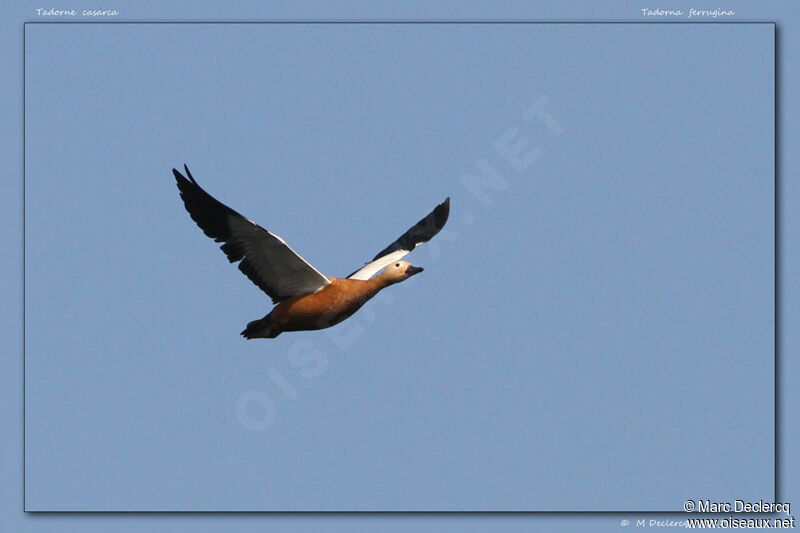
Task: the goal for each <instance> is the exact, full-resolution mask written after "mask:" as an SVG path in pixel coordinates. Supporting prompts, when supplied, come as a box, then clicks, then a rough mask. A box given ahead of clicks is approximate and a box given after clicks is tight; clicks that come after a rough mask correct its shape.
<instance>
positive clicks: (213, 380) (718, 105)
mask: <svg viewBox="0 0 800 533" xmlns="http://www.w3.org/2000/svg"><path fill="white" fill-rule="evenodd" d="M26 34H27V41H26V67H27V70H26V87H27V92H26V101H27V112H26V121H27V122H26V123H27V130H26V134H27V144H26V148H27V151H26V165H27V166H26V171H27V174H26V178H27V181H26V230H27V234H26V246H27V248H26V260H27V263H26V264H27V271H26V280H27V285H26V291H27V292H26V296H27V301H26V304H27V305H26V320H27V346H26V348H27V359H26V402H27V403H26V406H27V418H26V424H27V426H26V428H27V432H26V438H27V441H26V445H27V446H26V459H27V464H26V467H27V478H26V491H27V504H28V507H29V508H32V509H65V510H67V509H73V510H74V509H136V510H148V509H150V510H152V509H184V510H215V509H248V510H261V509H346V510H355V509H364V510H368V509H383V510H390V509H395V510H407V509H434V510H435V509H453V510H455V509H470V510H493V509H514V510H521V509H525V510H607V509H618V510H671V509H674V508H679V506H680V504H681V503H682V502H683V500H684V499H686V498H687V497H690V496H695V495H699V494H703V495H707V497H709V498H716V499H720V500H725V499H734V498H739V497H744V498H752V499H758V498H765V499H769V498H771V497H772V487H773V484H774V479H773V475H772V464H773V452H772V450H773V444H774V443H773V433H772V429H773V426H772V420H773V418H772V414H771V413H772V409H773V397H774V396H773V394H774V391H773V389H772V383H773V376H774V374H773V372H774V368H773V357H774V352H773V345H774V337H773V333H772V332H773V325H774V317H773V314H772V312H773V306H774V300H773V296H772V289H773V283H774V279H773V272H774V263H773V259H772V258H773V252H774V248H773V246H774V243H773V239H772V235H773V230H774V227H773V220H774V212H773V204H774V191H773V188H772V184H773V178H774V176H773V173H772V172H773V126H774V124H773V120H772V109H773V105H774V101H773V92H774V86H773V78H772V76H773V70H772V66H773V64H772V57H773V56H772V53H773V40H772V39H773V28H772V26H769V25H714V26H710V25H702V26H684V25H669V26H644V25H637V26H634V25H602V26H601V25H590V26H587V25H568V26H566V25H553V26H545V25H536V26H523V25H519V26H517V25H515V26H508V25H489V26H473V25H466V26H450V25H446V26H443V25H426V26H406V25H389V26H386V25H381V26H370V25H360V26H342V25H328V26H318V25H310V26H304V25H248V26H235V25H204V26H187V25H159V26H143V25H137V26H78V25H59V26H42V25H30V26H28V28H27V30H26ZM66 50H68V51H69V52H70V53H69V54H65V53H63V52H64V51H66ZM537 104H538V106H539V107H536V106H537ZM532 109H533V110H536V109H538V110H539V112H538V113H534V112H532V111H530V110H532ZM526 112H527V113H526ZM521 139H525V142H527V145H526V146H525V148H524V149H523V150H522V153H523V154H529V158H528V159H527V160H526V159H525V158H524V156H523V159H522V161H517V162H516V163H514V162H512V161H511V160H510V159H511V158H510V156H508V154H507V153H506V155H505V156H504V155H503V152H504V148H503V147H506V148H505V149H507V147H508V146H512V145H513V144H514V142H517V141H519V140H521ZM184 162H185V163H187V164H188V165H189V167H190V169H191V170H192V172H193V174H194V176H195V177H196V179H197V180H198V181H199V182H200V183H201V185H203V186H204V187H205V188H206V189H207V190H208V191H209V192H210V193H211V194H213V195H215V196H216V197H217V198H219V199H220V200H221V201H223V202H225V203H227V204H228V205H230V206H231V207H233V208H234V209H237V210H238V211H240V212H241V213H243V214H244V215H245V216H247V217H249V218H252V219H253V220H255V221H257V222H258V223H260V224H261V225H263V226H264V227H266V228H268V229H270V230H271V231H273V232H275V233H277V234H278V235H280V236H282V237H283V238H285V239H286V240H287V242H289V244H290V245H291V246H292V247H293V248H294V249H295V250H297V251H298V252H299V253H300V254H301V255H303V256H304V257H305V258H306V259H308V260H309V261H310V262H311V263H312V264H314V265H315V266H316V267H317V268H319V269H320V270H321V271H322V272H324V273H326V274H328V275H332V276H337V275H338V276H344V275H346V274H347V273H349V272H351V271H352V270H354V269H355V268H357V267H358V266H360V265H361V264H362V263H363V262H364V261H366V260H368V259H370V258H371V257H372V256H373V255H374V254H375V253H376V252H377V251H378V250H380V249H382V248H383V247H384V246H385V245H386V244H388V243H389V242H391V241H392V240H393V239H394V238H395V237H397V236H398V235H399V234H400V233H401V232H402V231H404V230H405V229H406V228H407V227H408V226H409V225H410V224H412V223H413V222H415V221H416V220H418V219H419V218H420V217H421V216H423V215H424V214H425V213H427V212H428V211H429V210H430V209H431V208H432V207H433V206H434V205H436V203H438V202H440V201H441V200H442V199H443V198H444V197H445V196H448V195H449V196H451V197H452V213H451V220H450V223H449V224H448V226H447V228H446V229H447V231H446V232H443V233H442V234H440V235H439V236H438V237H436V239H435V240H434V241H433V242H431V243H429V244H428V245H425V246H424V247H422V248H420V249H419V250H418V251H415V252H414V254H413V255H411V256H409V260H410V261H411V262H412V263H413V264H417V265H420V266H423V267H425V269H426V270H425V272H424V273H423V274H422V275H420V276H417V277H416V278H414V279H413V280H411V281H409V282H407V283H404V284H402V285H399V286H395V287H392V288H390V289H388V290H387V291H386V292H385V295H384V296H383V297H382V298H379V299H377V300H376V301H374V302H372V303H371V304H369V305H368V306H367V307H366V308H365V309H363V310H362V311H361V312H360V313H359V314H358V315H356V316H354V317H353V318H352V319H350V320H349V321H347V322H345V323H343V324H341V325H339V326H337V327H336V328H333V329H331V330H329V331H325V332H314V333H299V334H292V335H283V336H281V337H280V338H278V339H276V340H275V341H272V342H269V341H251V342H245V341H243V340H242V339H241V338H240V337H239V336H238V332H239V331H240V330H241V329H242V327H243V326H244V324H246V322H247V321H249V320H252V319H254V318H258V317H260V316H262V315H263V314H265V312H267V311H268V310H269V307H270V306H269V303H268V301H267V299H266V298H265V297H264V295H263V294H262V293H260V291H258V289H257V288H255V287H254V286H253V285H252V284H251V283H250V282H249V281H248V280H247V279H246V278H245V277H244V276H242V275H241V274H240V273H239V272H238V271H237V270H236V269H235V268H233V267H231V266H230V265H228V264H227V261H226V260H225V259H224V256H223V255H222V253H221V252H220V251H219V250H217V249H216V246H215V245H214V243H212V242H211V241H210V240H209V239H207V238H206V237H205V236H203V235H202V233H201V232H200V230H199V229H198V228H196V226H195V225H194V223H193V222H191V220H189V217H188V215H187V214H186V213H185V211H184V210H183V207H182V205H181V203H180V201H179V198H178V196H177V190H176V188H175V186H174V180H173V179H172V177H171V172H170V170H171V168H172V167H173V166H180V165H182V164H183V163H184ZM487 169H491V170H487ZM481 171H483V172H486V173H488V174H489V175H493V173H496V177H494V178H493V179H492V180H489V179H487V178H485V177H484V178H483V179H479V180H477V182H476V179H475V178H474V177H473V178H469V177H465V176H475V175H478V174H479V173H480V172H481ZM465 183H466V184H473V185H472V186H471V187H470V186H465ZM475 183H479V184H481V187H480V188H479V189H480V192H479V193H478V194H476V188H475V186H474V184H475ZM303 357H307V358H308V359H310V360H312V361H314V362H315V363H318V364H303V365H298V364H296V363H297V362H298V361H299V360H300V359H302V358H303ZM259 402H260V403H261V406H262V407H263V406H267V409H268V413H267V414H269V415H270V416H268V417H267V418H264V415H265V413H264V412H262V411H258V410H257V409H254V408H255V407H258V405H254V404H257V403H259ZM242 405H245V406H246V407H247V408H245V409H243V408H241V407H242ZM237 406H239V407H240V408H239V409H237ZM259 417H261V418H260V419H261V420H262V422H263V423H262V424H261V426H266V427H263V429H260V430H254V429H252V427H253V424H250V423H248V421H252V420H254V419H258V418H259ZM720 450H724V453H720ZM745 459H746V460H745ZM733 464H736V465H737V467H736V468H732V465H733Z"/></svg>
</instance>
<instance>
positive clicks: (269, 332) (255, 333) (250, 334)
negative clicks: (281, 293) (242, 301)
mask: <svg viewBox="0 0 800 533" xmlns="http://www.w3.org/2000/svg"><path fill="white" fill-rule="evenodd" d="M280 334H281V330H280V328H278V326H277V324H274V323H273V322H272V321H271V320H270V319H269V315H267V316H265V317H264V318H260V319H258V320H253V321H252V322H250V323H248V324H247V327H246V328H244V331H242V333H241V335H242V337H244V338H245V339H274V338H275V337H277V336H278V335H280Z"/></svg>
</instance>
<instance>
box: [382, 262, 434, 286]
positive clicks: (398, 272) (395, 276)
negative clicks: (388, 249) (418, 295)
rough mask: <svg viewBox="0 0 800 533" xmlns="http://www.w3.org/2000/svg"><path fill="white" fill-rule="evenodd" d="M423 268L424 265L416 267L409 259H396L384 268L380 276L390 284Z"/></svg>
mask: <svg viewBox="0 0 800 533" xmlns="http://www.w3.org/2000/svg"><path fill="white" fill-rule="evenodd" d="M423 270H424V269H423V268H422V267H415V266H413V265H412V264H411V263H409V262H408V261H395V262H394V263H392V264H391V265H389V266H387V267H386V268H385V269H384V270H383V272H382V273H381V275H380V277H381V278H383V279H384V280H385V281H387V282H388V283H389V284H393V283H400V282H401V281H404V280H407V279H408V278H410V277H411V276H413V275H414V274H419V273H420V272H422V271H423Z"/></svg>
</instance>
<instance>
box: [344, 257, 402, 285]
mask: <svg viewBox="0 0 800 533" xmlns="http://www.w3.org/2000/svg"><path fill="white" fill-rule="evenodd" d="M406 255H408V250H395V251H394V252H392V253H390V254H386V255H384V256H383V257H379V258H378V259H376V260H375V261H373V262H371V263H367V264H366V265H365V266H364V267H362V268H361V269H360V270H357V271H355V272H354V273H353V274H351V275H350V277H349V278H348V279H360V280H361V281H366V280H368V279H369V278H371V277H372V276H374V275H375V274H377V273H378V272H380V271H381V270H383V269H384V268H386V267H387V266H389V265H391V264H392V263H394V262H395V261H399V260H400V259H402V258H403V257H405V256H406Z"/></svg>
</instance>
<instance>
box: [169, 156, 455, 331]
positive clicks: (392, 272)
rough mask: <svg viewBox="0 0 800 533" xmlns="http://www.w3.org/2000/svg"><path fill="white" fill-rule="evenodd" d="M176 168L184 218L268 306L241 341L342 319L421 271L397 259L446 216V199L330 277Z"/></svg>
mask: <svg viewBox="0 0 800 533" xmlns="http://www.w3.org/2000/svg"><path fill="white" fill-rule="evenodd" d="M183 168H184V170H185V172H186V175H185V176H184V175H183V174H181V173H180V172H179V171H178V170H177V169H174V168H173V169H172V173H173V174H174V175H175V179H176V180H177V182H178V190H179V191H180V195H181V198H182V199H183V204H184V206H185V207H186V210H187V211H188V212H189V216H191V217H192V220H194V221H195V222H196V223H197V225H198V226H200V229H202V230H203V233H205V234H206V235H207V236H209V237H211V238H212V239H214V241H216V242H221V243H222V246H220V248H221V249H222V251H223V252H225V255H226V256H227V257H228V260H229V261H230V262H231V263H235V262H237V261H238V262H239V270H241V271H242V273H243V274H244V275H245V276H247V277H248V278H249V279H250V281H252V282H253V283H255V284H256V286H258V288H259V289H261V290H262V291H264V292H265V293H266V294H267V296H269V297H270V298H272V303H273V304H274V305H275V306H274V307H273V308H272V311H270V312H269V313H268V314H267V315H266V316H265V317H264V318H261V319H258V320H253V321H252V322H250V323H249V324H247V327H246V328H245V329H244V331H242V333H241V334H242V336H243V337H245V338H246V339H258V338H262V339H274V338H275V337H277V336H278V335H280V334H281V333H283V332H284V331H304V330H315V329H324V328H328V327H330V326H333V325H336V324H338V323H339V322H341V321H343V320H345V319H346V318H348V317H349V316H351V315H352V314H353V313H355V312H356V311H358V310H359V309H360V308H361V306H362V305H364V304H365V303H366V302H367V301H368V300H369V299H370V298H372V297H373V296H375V295H376V294H378V292H379V291H380V290H382V289H384V288H386V287H388V286H389V285H394V284H395V283H400V282H401V281H404V280H407V279H408V278H410V277H411V276H414V275H416V274H419V273H420V272H422V268H420V267H415V266H412V265H411V264H410V263H408V262H407V261H402V260H401V259H402V258H403V257H404V256H405V255H407V254H408V253H409V252H410V251H411V250H413V249H414V248H415V247H417V246H419V245H420V244H422V243H425V242H428V241H429V240H430V239H431V238H433V236H434V235H436V234H437V233H439V231H440V230H441V229H442V228H443V227H444V225H445V223H446V222H447V217H448V215H449V214H450V198H449V197H448V198H447V199H445V201H444V202H442V203H441V204H439V205H437V206H436V207H435V208H434V210H433V211H431V212H430V213H429V214H428V215H427V216H426V217H425V218H423V219H422V220H420V221H419V222H417V223H416V224H414V225H413V226H412V227H411V228H410V229H409V230H408V231H406V232H405V233H403V234H402V235H401V236H400V237H399V238H398V239H397V240H396V241H394V242H393V243H392V244H390V245H389V246H387V247H386V248H384V249H383V250H381V251H380V252H379V253H378V254H377V255H376V256H375V257H374V258H373V259H372V261H370V262H369V263H367V264H365V265H364V266H363V267H361V268H360V269H358V270H356V271H355V272H353V273H352V274H350V275H349V276H347V277H346V278H331V277H328V276H326V275H324V274H322V273H321V272H320V271H319V270H317V269H316V268H314V267H313V266H312V265H310V264H309V263H308V261H306V260H305V259H303V258H302V257H300V256H299V255H298V254H297V252H295V251H294V250H292V249H291V248H290V247H289V245H288V244H286V242H285V241H284V240H283V239H281V238H280V237H278V236H277V235H275V234H274V233H270V232H269V231H267V230H265V229H264V228H262V227H261V226H259V225H258V224H256V223H255V222H253V221H251V220H249V219H247V218H245V217H243V216H242V215H240V214H239V213H237V212H236V211H234V210H233V209H231V208H230V207H228V206H226V205H224V204H223V203H221V202H219V201H218V200H217V199H215V198H214V197H213V196H211V195H210V194H208V193H207V192H206V191H205V190H203V188H202V187H200V185H198V184H197V182H196V181H195V179H194V178H193V177H192V174H191V172H189V169H188V168H187V167H186V165H184V166H183ZM381 270H382V271H383V272H381ZM379 272H380V274H378V273H379ZM376 274H377V275H376Z"/></svg>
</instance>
